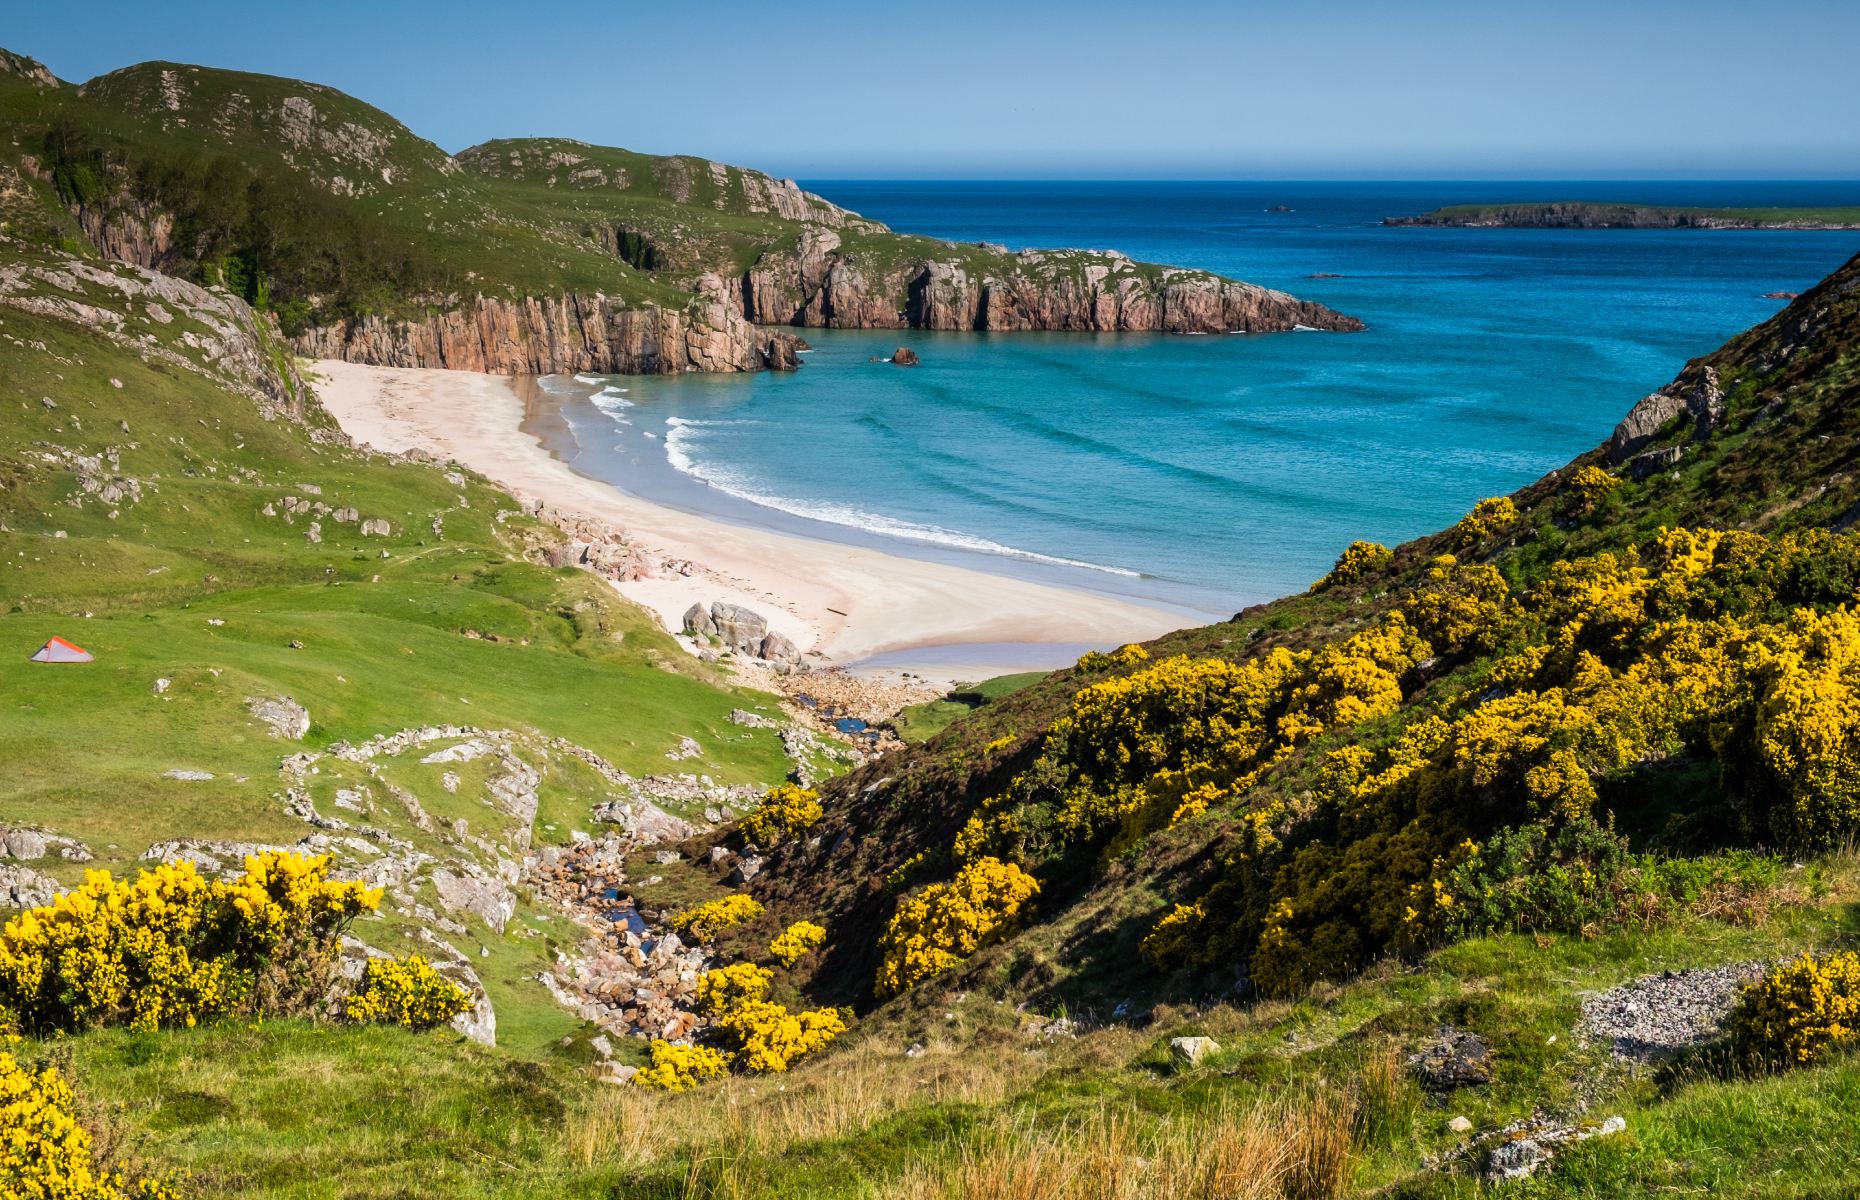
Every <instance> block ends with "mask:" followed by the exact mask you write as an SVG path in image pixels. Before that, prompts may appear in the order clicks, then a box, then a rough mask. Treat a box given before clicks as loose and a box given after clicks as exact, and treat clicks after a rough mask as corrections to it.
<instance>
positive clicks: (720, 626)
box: [710, 600, 769, 655]
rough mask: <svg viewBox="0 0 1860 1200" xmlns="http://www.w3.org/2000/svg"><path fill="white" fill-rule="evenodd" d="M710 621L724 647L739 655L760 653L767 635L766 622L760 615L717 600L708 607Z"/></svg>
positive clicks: (740, 606)
mask: <svg viewBox="0 0 1860 1200" xmlns="http://www.w3.org/2000/svg"><path fill="white" fill-rule="evenodd" d="M710 619H711V620H712V622H714V623H715V624H716V627H717V637H718V638H720V639H721V640H722V641H723V644H724V645H726V646H728V647H730V648H731V649H732V650H735V651H737V652H738V653H740V654H749V655H756V654H760V653H761V651H762V641H763V639H764V638H766V637H768V633H769V623H768V620H767V619H766V618H764V617H763V616H762V614H761V613H758V612H756V611H754V610H753V609H748V608H744V607H743V606H742V605H740V604H725V603H724V602H723V601H721V600H719V601H717V602H716V603H714V604H712V605H711V606H710Z"/></svg>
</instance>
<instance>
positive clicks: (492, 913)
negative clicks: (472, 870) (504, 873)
mask: <svg viewBox="0 0 1860 1200" xmlns="http://www.w3.org/2000/svg"><path fill="white" fill-rule="evenodd" d="M433 890H434V891H435V892H437V893H438V894H439V901H440V903H441V904H443V905H445V906H446V908H448V909H450V910H451V911H453V912H466V913H471V914H472V915H474V916H476V917H477V918H478V919H479V920H481V921H483V922H484V923H485V924H486V925H488V926H490V927H491V928H492V929H493V930H496V931H497V932H498V933H502V932H504V927H505V926H506V925H508V924H509V923H510V918H511V917H513V916H515V915H516V912H517V898H516V896H515V895H513V894H512V893H511V891H510V887H509V885H508V884H506V883H504V881H503V880H501V879H495V878H491V877H488V876H483V875H466V874H455V873H453V872H452V871H449V870H446V869H444V868H441V869H439V870H436V871H434V872H433Z"/></svg>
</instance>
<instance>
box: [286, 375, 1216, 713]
mask: <svg viewBox="0 0 1860 1200" xmlns="http://www.w3.org/2000/svg"><path fill="white" fill-rule="evenodd" d="M311 369H312V372H313V373H314V376H315V380H314V386H315V389H316V392H317V394H318V396H319V397H320V398H321V399H322V401H323V404H324V407H325V408H327V409H328V410H329V412H330V414H331V415H332V416H333V417H335V419H336V421H337V423H338V424H339V425H341V427H342V429H343V431H344V432H345V433H347V434H348V435H349V436H350V437H351V438H353V439H354V440H355V441H357V442H359V443H363V444H366V445H369V446H372V447H374V448H375V449H377V450H381V451H384V452H387V453H405V452H408V451H421V452H424V453H426V454H430V455H432V456H434V457H435V458H439V459H443V460H451V461H454V462H457V463H459V464H460V465H462V466H465V467H468V468H470V469H471V470H474V471H476V472H478V473H480V474H482V475H484V476H485V477H486V478H488V479H491V480H493V481H495V482H497V483H498V484H500V485H502V486H503V487H505V488H507V489H509V490H510V491H511V492H512V493H513V494H515V495H516V496H517V497H518V498H519V499H521V500H523V501H524V502H526V503H528V504H541V505H544V506H547V507H548V508H551V509H554V510H556V511H557V512H559V513H562V514H565V515H568V516H571V517H580V518H585V519H587V520H590V521H593V522H597V523H600V524H604V525H607V526H609V527H613V528H617V529H619V530H621V531H624V533H625V535H626V537H627V540H628V542H629V544H631V545H632V546H633V547H634V548H635V549H636V550H637V551H642V552H643V554H644V561H646V562H647V563H649V564H655V566H649V567H648V571H647V573H646V574H645V576H644V577H642V578H636V579H626V580H616V581H614V583H613V586H614V587H615V589H616V590H617V591H618V592H619V593H620V594H621V595H623V596H625V597H626V598H627V599H629V600H631V601H633V602H634V603H636V604H639V605H640V606H641V607H643V608H645V609H647V610H648V611H650V612H652V613H653V614H655V615H656V616H657V617H658V618H659V620H660V623H661V624H662V625H664V626H665V628H666V629H668V630H669V631H671V632H673V633H676V632H678V631H679V629H680V627H681V626H682V623H683V615H684V613H685V611H686V610H687V609H688V608H690V607H691V605H693V604H705V605H708V604H710V603H712V602H714V601H722V602H724V603H730V604H740V605H743V606H745V607H748V608H751V609H754V610H755V611H757V612H759V613H761V614H762V615H763V616H765V617H766V618H767V619H768V622H769V626H770V628H771V629H772V630H774V631H775V632H777V633H781V634H782V635H784V636H785V637H787V638H788V639H789V640H791V641H793V642H794V643H795V645H796V646H798V647H799V648H800V649H801V650H802V652H803V653H804V654H805V655H807V658H806V659H805V661H807V662H809V663H811V664H814V665H822V666H824V665H848V664H857V663H858V662H859V661H860V660H862V659H866V658H870V657H873V656H882V660H883V662H884V663H885V664H886V667H885V669H886V670H887V671H896V670H898V669H900V666H902V667H904V668H905V669H909V667H910V664H911V660H912V654H911V652H912V651H916V650H922V651H924V652H925V653H924V655H923V658H924V668H925V669H923V670H921V671H919V672H918V673H919V674H921V675H923V676H924V677H926V678H929V679H933V680H936V679H939V678H940V676H942V675H945V674H948V673H949V671H948V669H947V667H946V666H944V665H942V664H951V663H956V662H960V661H961V660H962V659H963V658H964V656H963V655H961V654H952V653H951V648H952V647H961V646H967V645H978V646H989V647H1001V646H1003V645H1007V646H1022V647H1026V651H1025V661H1026V664H1027V665H1038V666H1054V665H1059V663H1058V662H1057V661H1056V660H1055V654H1057V653H1064V654H1070V653H1071V652H1072V650H1073V649H1075V648H1076V647H1077V646H1079V645H1092V646H1110V645H1116V644H1119V643H1122V642H1130V641H1144V640H1147V639H1150V638H1153V637H1156V636H1159V635H1160V634H1163V633H1166V632H1169V631H1170V630H1173V629H1178V628H1182V627H1184V626H1187V625H1191V624H1196V623H1198V622H1197V621H1196V620H1195V618H1194V617H1192V616H1190V615H1188V614H1185V613H1181V612H1177V611H1173V610H1170V609H1165V608H1160V607H1154V606H1151V605H1146V604H1142V603H1139V602H1136V601H1130V600H1123V599H1119V598H1116V597H1111V596H1104V595H1098V594H1094V593H1091V592H1086V591H1081V590H1074V589H1069V588H1064V587H1058V586H1054V585H1051V584H1045V583H1037V582H1031V581H1028V580H1023V579H1017V578H1014V577H1013V576H1010V575H1006V574H993V573H989V572H984V571H979V570H975V569H972V568H969V567H964V566H956V565H951V564H946V563H938V562H930V561H924V560H921V559H916V558H910V557H906V556H903V555H897V554H890V553H887V552H884V551H881V550H876V549H872V548H870V547H866V546H856V545H842V544H837V543H834V542H830V541H826V540H820V539H814V538H808V537H802V536H797V535H794V534H790V533H781V532H773V531H768V530H760V529H753V528H748V527H744V526H740V525H736V524H731V523H728V522H725V521H721V520H715V519H712V518H709V517H705V516H701V515H698V514H694V513H689V512H685V511H681V510H678V509H674V508H670V507H667V506H664V505H660V504H655V503H653V502H651V501H648V500H644V499H641V498H639V497H637V496H634V495H631V494H629V493H627V492H624V491H622V490H620V489H619V488H617V487H614V486H612V485H610V484H607V483H604V482H602V481H600V480H597V479H593V478H590V477H588V476H586V475H582V474H580V473H578V472H576V471H575V470H574V469H573V468H572V467H570V466H569V465H567V464H566V463H564V462H563V461H562V460H561V459H560V458H558V457H556V456H555V455H554V454H552V453H551V452H550V450H549V449H548V448H547V447H546V446H545V445H544V444H543V442H542V441H540V440H539V439H538V438H537V437H536V436H534V435H533V434H531V433H529V432H526V431H525V430H524V428H523V421H524V415H525V406H524V402H523V399H522V397H521V396H520V395H519V392H518V389H517V387H516V386H515V385H514V384H513V381H512V380H510V379H507V378H504V377H502V376H493V375H483V374H478V373H475V372H469V371H448V370H433V369H419V368H402V367H370V366H361V365H357V364H353V363H345V362H338V361H334V360H318V361H316V362H315V363H314V364H313V366H312V368H311ZM667 564H675V565H667ZM1041 647H1047V648H1049V650H1048V652H1046V653H1044V654H1042V652H1041ZM1062 648H1063V650H1062ZM994 657H996V658H997V659H999V660H1001V661H1008V660H1009V659H1011V658H1012V657H1013V656H1012V655H1011V654H1010V655H1008V656H1007V658H1001V655H1000V651H999V650H996V651H995V652H994ZM1042 658H1043V659H1044V660H1046V661H1044V662H1037V663H1036V662H1035V660H1036V659H1042ZM1017 665H1018V664H1017ZM950 681H953V676H952V679H951V680H950Z"/></svg>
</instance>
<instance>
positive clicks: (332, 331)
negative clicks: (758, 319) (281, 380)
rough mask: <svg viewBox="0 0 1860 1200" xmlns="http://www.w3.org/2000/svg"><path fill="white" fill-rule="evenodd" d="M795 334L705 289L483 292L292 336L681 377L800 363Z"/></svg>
mask: <svg viewBox="0 0 1860 1200" xmlns="http://www.w3.org/2000/svg"><path fill="white" fill-rule="evenodd" d="M794 342H795V339H794V337H793V335H791V334H787V333H782V332H778V331H775V330H766V329H758V328H756V327H755V326H754V325H752V324H750V323H749V322H748V321H745V320H744V319H743V314H742V313H741V311H739V309H738V308H737V307H736V306H735V305H734V304H725V303H722V302H721V301H718V300H715V299H707V298H705V297H702V296H699V297H696V298H694V299H693V301H692V303H691V304H690V305H688V306H687V307H686V308H684V309H683V310H671V309H665V308H660V307H657V306H655V305H643V306H641V307H639V308H628V307H626V306H625V305H624V304H623V303H622V302H621V301H620V300H618V299H616V298H613V297H609V296H603V295H587V294H584V293H580V292H567V293H564V294H561V295H557V296H550V297H536V296H531V297H527V298H525V299H522V300H514V301H513V300H505V299H502V298H499V297H492V296H480V297H476V298H474V299H473V300H471V301H470V302H468V303H467V304H466V306H464V307H462V308H458V309H454V310H452V311H450V312H442V313H435V314H433V315H431V316H427V317H424V318H420V319H409V320H390V319H387V318H383V317H380V316H373V315H370V316H366V317H359V318H351V319H349V320H347V321H344V322H343V323H341V324H338V325H328V326H323V327H320V328H316V329H311V330H308V331H306V332H305V333H303V334H301V335H299V336H298V337H296V338H295V339H293V345H294V347H295V348H296V350H297V352H298V353H299V354H303V355H307V356H309V357H312V358H339V359H342V360H344V361H346V362H358V363H369V364H372V365H375V366H389V367H447V368H451V369H454V370H464V371H488V372H490V373H492V374H497V375H549V374H558V373H561V374H575V373H578V372H595V373H598V374H626V375H676V374H682V373H683V372H686V371H724V372H732V371H760V370H763V369H765V368H770V367H772V368H775V369H784V368H785V367H791V366H792V365H793V364H794V363H795V361H796V360H795V357H794Z"/></svg>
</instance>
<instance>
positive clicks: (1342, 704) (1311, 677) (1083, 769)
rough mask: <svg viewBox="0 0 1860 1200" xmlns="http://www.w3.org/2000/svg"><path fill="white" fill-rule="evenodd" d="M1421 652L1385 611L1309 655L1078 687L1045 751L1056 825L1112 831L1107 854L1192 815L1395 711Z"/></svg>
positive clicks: (1090, 833) (1076, 832)
mask: <svg viewBox="0 0 1860 1200" xmlns="http://www.w3.org/2000/svg"><path fill="white" fill-rule="evenodd" d="M1428 652H1429V650H1428V646H1427V643H1426V642H1424V641H1422V640H1421V638H1419V637H1418V636H1416V634H1415V632H1414V630H1413V629H1412V628H1411V627H1410V626H1409V625H1408V623H1407V622H1406V621H1405V620H1404V619H1403V618H1402V617H1401V616H1400V615H1399V614H1396V615H1392V616H1390V617H1389V618H1388V619H1387V620H1385V621H1384V622H1382V623H1380V624H1378V625H1376V626H1375V627H1373V628H1370V629H1367V630H1363V631H1362V632H1359V633H1356V634H1353V635H1351V636H1350V637H1348V638H1345V639H1343V640H1342V641H1340V642H1336V643H1333V644H1332V645H1329V646H1325V647H1323V648H1322V649H1320V650H1316V651H1291V650H1284V649H1276V650H1273V651H1271V652H1270V653H1268V654H1266V655H1263V656H1262V657H1260V658H1256V659H1253V660H1251V661H1249V662H1246V663H1239V664H1236V663H1231V662H1228V661H1226V660H1225V659H1196V658H1189V657H1186V656H1178V657H1175V658H1170V659H1165V660H1163V661H1162V662H1159V663H1157V664H1156V665H1155V666H1153V667H1149V668H1146V669H1145V670H1142V671H1138V672H1136V673H1134V674H1131V675H1126V676H1123V677H1121V678H1116V679H1108V680H1106V681H1104V682H1103V683H1097V684H1093V685H1092V686H1090V687H1088V688H1084V689H1083V690H1081V691H1080V692H1079V693H1078V694H1077V695H1076V696H1074V697H1073V699H1072V705H1071V708H1070V710H1069V711H1068V712H1067V714H1066V716H1065V717H1063V718H1062V719H1061V720H1060V721H1059V722H1058V723H1057V724H1056V725H1055V726H1054V727H1053V736H1052V737H1051V738H1050V739H1049V748H1048V750H1047V754H1046V761H1047V763H1048V764H1049V765H1050V766H1051V767H1052V768H1053V769H1055V770H1056V771H1057V772H1058V773H1060V774H1062V775H1063V777H1064V778H1065V779H1066V784H1065V785H1064V791H1063V794H1062V796H1061V801H1060V805H1059V809H1058V812H1057V814H1056V819H1057V821H1058V824H1059V826H1060V828H1061V829H1062V830H1065V831H1066V832H1067V833H1069V834H1070V835H1071V836H1074V837H1078V838H1086V839H1096V838H1099V837H1102V836H1104V835H1106V834H1110V833H1116V834H1117V837H1116V838H1115V839H1114V840H1113V842H1112V849H1113V851H1115V850H1116V849H1118V848H1120V847H1122V846H1124V845H1128V844H1131V843H1132V842H1134V841H1136V840H1137V839H1140V838H1142V837H1143V836H1145V835H1147V834H1149V833H1151V832H1153V831H1155V830H1156V829H1160V828H1163V827H1164V826H1166V825H1168V824H1169V823H1171V822H1172V821H1173V820H1179V819H1186V818H1187V817H1190V816H1194V815H1198V814H1199V813H1201V812H1204V811H1206V810H1207V809H1208V807H1210V805H1212V804H1214V803H1217V802H1219V801H1221V800H1224V799H1227V798H1231V797H1232V796H1235V795H1237V794H1239V793H1240V792H1242V791H1244V790H1245V789H1246V788H1248V787H1250V786H1251V785H1252V784H1253V782H1254V781H1256V780H1257V779H1258V778H1259V777H1260V776H1261V775H1263V774H1264V773H1265V772H1266V771H1268V770H1270V769H1271V768H1272V767H1273V766H1275V765H1276V764H1278V763H1279V762H1281V761H1283V760H1284V759H1285V758H1286V757H1287V756H1288V755H1290V754H1291V753H1292V752H1293V751H1295V750H1297V749H1298V748H1299V747H1300V746H1303V745H1304V744H1306V743H1307V742H1309V741H1311V740H1312V739H1313V738H1316V737H1319V736H1321V735H1322V734H1324V733H1325V732H1326V731H1328V730H1330V729H1332V728H1335V727H1336V726H1338V725H1354V724H1357V723H1359V722H1362V721H1366V720H1371V719H1374V718H1376V717H1380V716H1385V715H1387V714H1389V713H1391V712H1393V711H1395V709H1396V708H1397V707H1399V706H1400V704H1401V700H1402V691H1401V682H1400V681H1401V675H1402V673H1403V672H1405V671H1407V670H1408V669H1409V668H1411V667H1412V666H1413V665H1414V664H1415V663H1417V662H1419V661H1420V660H1421V659H1422V658H1425V657H1426V656H1427V654H1428ZM959 857H960V853H959Z"/></svg>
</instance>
